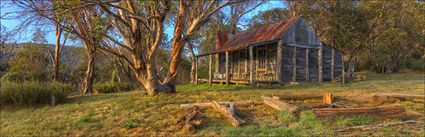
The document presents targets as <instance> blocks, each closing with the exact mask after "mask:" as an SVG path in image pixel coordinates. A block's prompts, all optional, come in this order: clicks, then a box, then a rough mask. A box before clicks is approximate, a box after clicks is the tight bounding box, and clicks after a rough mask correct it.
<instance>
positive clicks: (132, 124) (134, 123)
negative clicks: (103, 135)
mask: <svg viewBox="0 0 425 137" xmlns="http://www.w3.org/2000/svg"><path fill="white" fill-rule="evenodd" d="M139 125H140V121H139V120H137V119H130V120H128V121H127V122H125V124H124V128H127V129H132V128H136V127H138V126H139Z"/></svg>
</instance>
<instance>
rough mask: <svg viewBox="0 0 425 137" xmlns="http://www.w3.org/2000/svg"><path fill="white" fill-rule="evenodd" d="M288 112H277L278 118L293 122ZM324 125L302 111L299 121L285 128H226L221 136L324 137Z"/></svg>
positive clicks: (270, 126) (282, 126)
mask: <svg viewBox="0 0 425 137" xmlns="http://www.w3.org/2000/svg"><path fill="white" fill-rule="evenodd" d="M289 115H290V114H289V113H288V112H279V113H278V116H279V118H280V119H282V120H289V121H295V119H296V118H294V117H293V116H289ZM326 133H327V129H326V128H325V125H324V124H323V123H322V122H321V121H320V120H317V119H315V118H314V114H313V113H312V112H311V111H304V112H301V114H300V120H299V121H298V122H295V123H294V124H292V125H290V126H289V127H286V126H285V125H282V124H276V125H268V126H266V127H257V126H246V127H238V128H233V127H232V128H226V129H225V130H224V132H223V136H252V135H256V136H279V137H293V136H326V135H327V134H326Z"/></svg>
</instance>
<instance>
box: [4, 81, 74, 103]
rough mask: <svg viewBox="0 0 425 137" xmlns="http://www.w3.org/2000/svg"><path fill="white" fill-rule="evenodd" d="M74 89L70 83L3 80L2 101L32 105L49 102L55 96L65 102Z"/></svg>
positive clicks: (56, 99) (58, 100)
mask: <svg viewBox="0 0 425 137" xmlns="http://www.w3.org/2000/svg"><path fill="white" fill-rule="evenodd" d="M73 90H74V88H73V87H72V86H71V85H70V84H63V83H44V82H35V81H25V82H2V83H1V87H0V98H1V99H0V101H1V103H2V104H6V105H7V104H10V105H20V106H31V105H39V104H48V103H50V102H51V100H52V98H53V97H54V98H55V101H56V102H63V101H64V100H65V99H66V97H67V96H68V94H69V93H70V92H71V91H73Z"/></svg>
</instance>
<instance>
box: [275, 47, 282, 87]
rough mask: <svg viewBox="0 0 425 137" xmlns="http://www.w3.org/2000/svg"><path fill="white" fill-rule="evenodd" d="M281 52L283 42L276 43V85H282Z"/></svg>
mask: <svg viewBox="0 0 425 137" xmlns="http://www.w3.org/2000/svg"><path fill="white" fill-rule="evenodd" d="M282 50H283V40H280V41H279V43H277V53H276V54H277V59H276V62H277V69H276V80H277V82H278V83H283V80H282V79H283V78H282Z"/></svg>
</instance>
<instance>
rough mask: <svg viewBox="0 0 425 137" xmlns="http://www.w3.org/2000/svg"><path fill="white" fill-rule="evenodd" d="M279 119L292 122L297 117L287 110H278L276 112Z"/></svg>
mask: <svg viewBox="0 0 425 137" xmlns="http://www.w3.org/2000/svg"><path fill="white" fill-rule="evenodd" d="M277 116H278V118H279V120H281V121H285V122H294V121H296V120H297V117H295V116H294V115H292V114H291V113H289V112H288V111H280V112H278V113H277Z"/></svg>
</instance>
